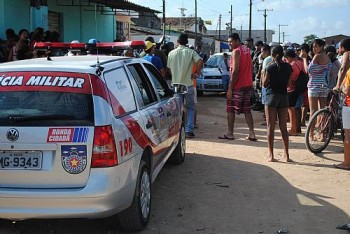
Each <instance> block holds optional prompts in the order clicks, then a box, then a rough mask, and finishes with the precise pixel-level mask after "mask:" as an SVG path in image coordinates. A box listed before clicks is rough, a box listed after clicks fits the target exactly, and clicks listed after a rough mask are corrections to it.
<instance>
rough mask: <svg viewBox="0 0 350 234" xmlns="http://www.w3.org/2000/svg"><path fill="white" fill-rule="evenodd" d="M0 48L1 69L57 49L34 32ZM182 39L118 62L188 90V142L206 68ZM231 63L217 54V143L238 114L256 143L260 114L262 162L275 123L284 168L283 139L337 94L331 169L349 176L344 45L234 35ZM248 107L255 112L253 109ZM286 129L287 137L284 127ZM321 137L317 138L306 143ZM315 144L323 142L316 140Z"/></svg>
mask: <svg viewBox="0 0 350 234" xmlns="http://www.w3.org/2000/svg"><path fill="white" fill-rule="evenodd" d="M6 39H7V40H6V42H5V43H4V42H2V43H1V46H0V62H8V61H15V60H21V59H30V58H33V57H36V56H37V54H36V53H37V52H36V51H35V50H34V48H33V46H34V44H35V43H36V42H45V41H47V42H58V41H59V35H58V34H57V33H56V32H50V31H44V29H43V28H37V29H35V30H34V31H33V32H31V33H30V32H29V31H28V30H26V29H22V30H20V31H19V32H18V34H16V33H15V32H14V30H12V29H7V30H6ZM187 44H188V35H187V34H184V33H182V34H180V36H179V37H178V40H177V46H176V47H175V45H174V43H172V42H168V43H155V41H154V38H153V37H147V38H145V45H146V47H145V49H144V50H143V51H141V52H140V53H136V52H135V51H134V50H133V49H131V48H128V49H126V50H124V51H123V53H122V55H124V56H128V57H140V58H143V59H145V60H148V61H149V62H151V63H152V64H153V65H154V66H155V67H156V68H157V69H158V70H159V72H160V74H161V76H162V77H164V78H165V79H167V81H168V82H169V84H170V83H171V84H183V85H185V86H186V87H187V92H186V94H184V95H183V99H184V102H185V103H186V105H185V106H186V123H185V131H186V137H187V138H193V137H195V134H194V129H195V128H196V107H195V106H196V102H197V101H196V100H197V99H196V82H195V81H196V78H197V77H198V76H199V75H200V73H201V69H202V67H203V65H204V64H205V62H206V60H207V55H206V54H205V53H203V52H202V51H201V49H202V48H201V45H200V44H198V45H196V48H195V49H194V48H193V47H192V48H191V47H188V46H187ZM228 44H229V47H230V50H231V57H229V55H228V54H227V53H224V60H223V62H222V64H220V70H221V71H222V74H223V82H224V86H225V91H226V98H227V100H226V112H227V132H226V134H223V135H221V136H219V139H224V140H234V139H235V136H234V124H235V115H239V114H241V113H243V114H244V116H245V120H246V123H247V125H248V128H249V132H248V134H247V137H246V140H249V141H257V140H258V139H257V138H256V135H255V131H254V120H253V115H252V113H251V111H252V110H256V111H261V110H264V113H265V119H266V126H267V142H268V149H269V155H268V161H270V162H274V161H276V159H275V156H274V133H275V125H276V122H277V121H278V124H279V128H280V131H281V135H282V139H283V147H284V154H283V159H282V160H283V161H285V162H289V161H291V159H290V157H289V137H290V136H297V135H298V134H301V126H305V124H306V117H307V113H309V116H312V115H313V114H314V113H315V112H316V111H317V110H318V109H321V108H323V107H325V106H326V105H327V102H328V101H329V96H330V91H331V90H334V91H338V92H341V93H343V95H344V97H345V98H344V99H343V100H344V101H343V102H342V103H343V106H342V119H343V128H344V132H345V140H344V162H342V163H340V164H337V165H335V167H337V168H340V169H347V170H350V91H349V90H350V88H349V86H350V38H348V39H343V40H342V41H340V42H339V43H338V44H336V45H326V44H325V41H324V40H322V39H315V40H314V41H313V42H312V43H311V44H310V45H309V44H306V43H305V44H302V45H297V44H294V46H293V44H291V43H283V44H281V45H280V44H278V43H270V44H266V43H263V42H262V41H257V42H256V43H255V44H254V41H253V39H252V38H247V39H246V40H245V42H242V41H241V38H240V37H239V35H238V34H237V33H233V34H231V35H229V37H228ZM303 74H305V76H307V77H308V81H307V83H305V84H304V86H305V87H303V86H302V87H300V82H299V81H300V79H301V76H302V75H303ZM252 103H254V105H253V106H252ZM288 121H289V122H290V124H289V126H290V129H287V122H288ZM311 137H321V138H322V136H311ZM321 140H322V139H321Z"/></svg>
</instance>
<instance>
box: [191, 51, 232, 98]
mask: <svg viewBox="0 0 350 234" xmlns="http://www.w3.org/2000/svg"><path fill="white" fill-rule="evenodd" d="M226 53H227V54H228V55H229V56H230V55H231V53H230V52H226ZM223 54H224V53H215V54H213V55H212V56H211V57H210V58H209V59H208V61H207V62H206V63H205V67H204V68H203V69H202V73H201V75H200V76H199V77H198V78H197V82H196V83H197V84H196V88H197V93H198V95H203V93H204V92H225V89H224V85H223V82H222V71H221V69H220V67H219V65H220V63H221V62H222V61H223V60H224V55H223Z"/></svg>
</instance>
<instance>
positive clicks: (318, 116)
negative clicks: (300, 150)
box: [305, 109, 334, 154]
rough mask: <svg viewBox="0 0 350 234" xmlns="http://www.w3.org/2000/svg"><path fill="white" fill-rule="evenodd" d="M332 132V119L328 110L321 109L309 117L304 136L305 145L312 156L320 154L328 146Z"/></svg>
mask: <svg viewBox="0 0 350 234" xmlns="http://www.w3.org/2000/svg"><path fill="white" fill-rule="evenodd" d="M333 131H334V119H333V117H332V113H331V112H330V111H329V110H328V109H321V110H318V111H316V112H315V114H313V116H312V117H311V119H310V121H309V123H308V125H307V129H306V134H305V144H306V147H307V149H308V150H309V151H311V152H312V153H314V154H317V153H321V152H322V151H323V150H324V149H325V148H326V147H327V146H328V144H329V142H330V140H331V137H332V134H333Z"/></svg>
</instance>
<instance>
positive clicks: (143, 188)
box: [140, 172, 151, 218]
mask: <svg viewBox="0 0 350 234" xmlns="http://www.w3.org/2000/svg"><path fill="white" fill-rule="evenodd" d="M140 202H141V212H142V216H143V218H147V217H148V215H149V212H150V204H151V184H150V178H149V176H148V174H147V172H143V174H142V177H141V184H140Z"/></svg>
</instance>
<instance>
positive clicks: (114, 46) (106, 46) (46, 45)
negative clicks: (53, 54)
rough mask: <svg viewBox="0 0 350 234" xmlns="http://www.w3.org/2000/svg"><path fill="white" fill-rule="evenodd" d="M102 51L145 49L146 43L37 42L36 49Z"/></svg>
mask: <svg viewBox="0 0 350 234" xmlns="http://www.w3.org/2000/svg"><path fill="white" fill-rule="evenodd" d="M97 48H98V49H102V50H103V51H115V50H123V49H127V48H132V49H144V48H145V42H144V41H124V42H102V43H96V44H91V43H86V44H85V43H64V42H37V43H35V45H34V49H35V50H38V51H46V50H88V49H97Z"/></svg>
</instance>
